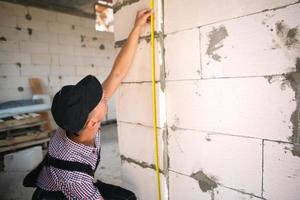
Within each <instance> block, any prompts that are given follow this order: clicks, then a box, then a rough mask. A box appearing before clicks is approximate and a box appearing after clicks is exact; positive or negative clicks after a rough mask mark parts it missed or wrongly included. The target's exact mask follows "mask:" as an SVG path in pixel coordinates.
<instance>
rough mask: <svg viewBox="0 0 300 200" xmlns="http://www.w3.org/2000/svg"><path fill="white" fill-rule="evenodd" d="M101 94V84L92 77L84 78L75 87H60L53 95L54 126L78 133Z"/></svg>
mask: <svg viewBox="0 0 300 200" xmlns="http://www.w3.org/2000/svg"><path fill="white" fill-rule="evenodd" d="M102 94H103V89H102V85H101V83H100V82H99V81H98V79H97V78H96V77H94V76H92V75H88V76H86V77H84V78H83V79H81V80H80V81H79V82H78V83H77V84H76V85H66V86H64V87H62V88H61V90H60V91H58V92H57V93H56V94H55V96H54V98H53V102H52V106H51V113H52V115H53V118H54V120H55V122H56V124H57V125H58V126H59V127H60V128H62V129H64V130H66V131H68V132H70V133H78V132H79V131H80V130H81V129H82V128H83V127H84V125H85V123H86V120H87V118H88V115H89V113H90V112H91V111H92V110H93V109H94V108H95V107H96V105H97V104H98V103H99V102H100V100H101V98H102Z"/></svg>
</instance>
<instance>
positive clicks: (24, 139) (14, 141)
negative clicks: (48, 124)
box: [0, 131, 49, 147]
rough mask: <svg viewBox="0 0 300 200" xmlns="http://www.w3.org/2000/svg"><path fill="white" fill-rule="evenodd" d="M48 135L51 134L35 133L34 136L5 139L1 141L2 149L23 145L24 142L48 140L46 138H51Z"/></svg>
mask: <svg viewBox="0 0 300 200" xmlns="http://www.w3.org/2000/svg"><path fill="white" fill-rule="evenodd" d="M48 133H49V132H48V131H44V132H37V133H33V134H28V135H22V136H17V137H13V138H9V139H3V140H0V147H3V146H11V145H15V144H19V143H23V142H28V141H32V140H38V139H42V138H46V137H49V136H48V135H49V134H48Z"/></svg>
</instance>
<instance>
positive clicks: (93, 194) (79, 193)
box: [61, 181, 102, 200]
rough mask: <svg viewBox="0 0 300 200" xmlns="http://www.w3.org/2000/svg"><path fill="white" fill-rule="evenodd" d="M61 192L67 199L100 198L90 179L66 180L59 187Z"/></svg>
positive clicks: (96, 199) (91, 199) (95, 199)
mask: <svg viewBox="0 0 300 200" xmlns="http://www.w3.org/2000/svg"><path fill="white" fill-rule="evenodd" d="M61 190H62V192H63V193H64V195H65V196H66V197H67V198H68V199H78V200H79V199H89V200H99V199H102V197H101V194H100V192H99V190H98V188H97V187H96V186H95V185H94V184H93V182H92V181H90V182H89V181H80V182H78V181H72V182H67V183H66V184H64V185H62V187H61Z"/></svg>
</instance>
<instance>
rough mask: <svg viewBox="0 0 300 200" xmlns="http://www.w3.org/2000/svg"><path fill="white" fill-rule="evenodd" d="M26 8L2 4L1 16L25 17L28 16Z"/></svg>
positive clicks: (0, 4)
mask: <svg viewBox="0 0 300 200" xmlns="http://www.w3.org/2000/svg"><path fill="white" fill-rule="evenodd" d="M27 12H28V11H27V10H26V7H25V6H22V5H18V4H12V3H8V2H3V1H1V2H0V15H1V16H2V15H9V16H20V17H22V16H23V17H24V16H25V15H26V14H27Z"/></svg>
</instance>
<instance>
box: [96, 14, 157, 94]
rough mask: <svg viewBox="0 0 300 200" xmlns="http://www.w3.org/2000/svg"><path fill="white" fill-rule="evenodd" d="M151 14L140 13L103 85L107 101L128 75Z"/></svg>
mask: <svg viewBox="0 0 300 200" xmlns="http://www.w3.org/2000/svg"><path fill="white" fill-rule="evenodd" d="M151 13H152V11H151V9H143V10H140V11H138V13H137V15H136V19H135V24H134V27H133V29H132V31H131V32H130V34H129V36H128V39H127V41H126V42H125V44H124V46H123V47H122V49H121V51H120V53H119V54H118V56H117V58H116V60H115V63H114V65H113V68H112V70H111V72H110V74H109V75H108V77H107V78H106V79H105V81H104V82H103V84H102V85H103V89H104V91H105V95H106V97H107V99H109V98H110V97H111V96H112V95H113V93H114V92H115V91H116V89H117V88H118V86H119V85H120V83H121V81H122V80H123V79H124V78H125V76H126V74H127V73H128V71H129V68H130V66H131V64H132V61H133V58H134V55H135V51H136V48H137V45H138V40H139V36H140V34H141V33H142V31H143V29H144V27H145V25H146V23H147V21H148V18H149V16H150V15H151Z"/></svg>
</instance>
